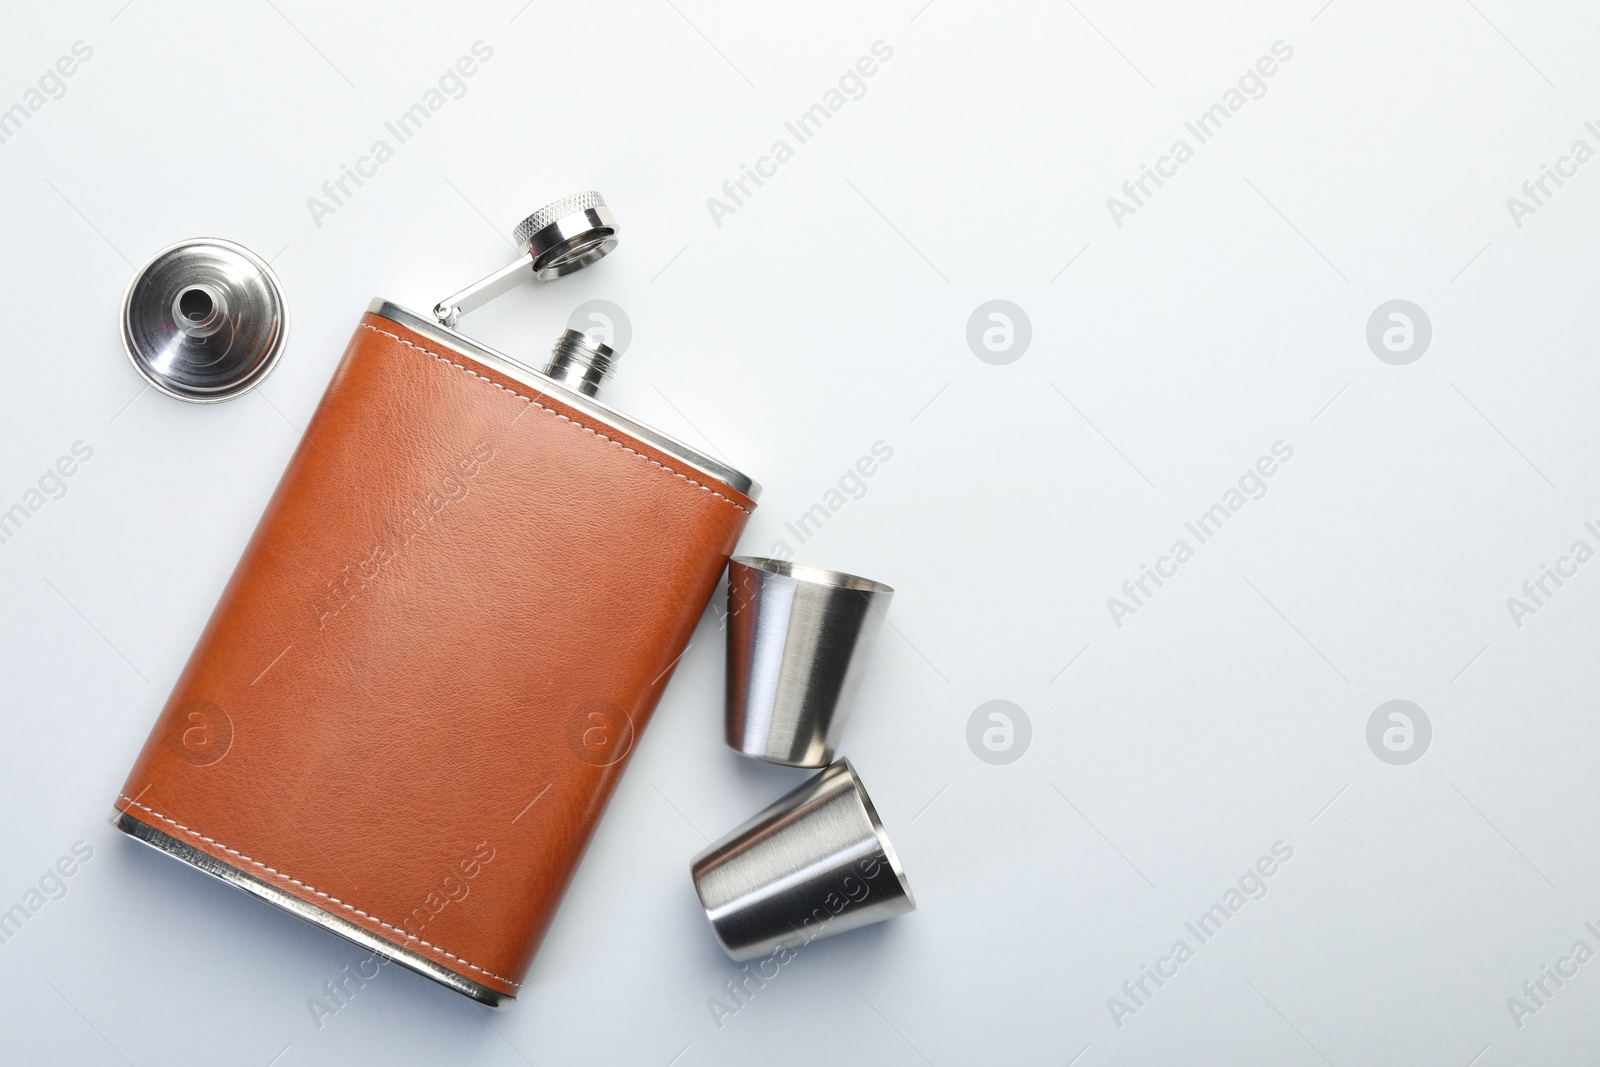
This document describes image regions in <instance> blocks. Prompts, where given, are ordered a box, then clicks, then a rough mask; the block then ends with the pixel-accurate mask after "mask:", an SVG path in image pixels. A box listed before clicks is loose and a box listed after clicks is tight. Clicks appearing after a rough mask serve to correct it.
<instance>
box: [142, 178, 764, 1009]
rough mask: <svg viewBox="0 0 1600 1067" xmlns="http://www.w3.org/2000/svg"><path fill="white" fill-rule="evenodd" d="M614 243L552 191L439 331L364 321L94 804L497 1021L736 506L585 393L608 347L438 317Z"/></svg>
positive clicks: (745, 498)
mask: <svg viewBox="0 0 1600 1067" xmlns="http://www.w3.org/2000/svg"><path fill="white" fill-rule="evenodd" d="M616 232H617V229H616V224H615V222H614V221H613V220H612V218H611V215H610V212H609V209H608V208H607V206H606V204H605V202H604V200H603V199H602V198H601V197H600V196H599V195H598V194H596V193H584V194H579V195H577V196H573V197H567V198H566V199H564V200H561V201H557V202H556V203H554V204H551V205H549V206H548V207H546V208H543V209H541V210H540V211H539V212H537V213H535V214H534V215H532V216H530V217H529V218H528V219H526V220H524V221H523V223H522V224H521V225H519V226H518V227H517V229H516V230H515V231H514V233H513V239H514V240H515V241H516V243H517V245H518V247H519V248H520V249H521V250H522V254H521V255H520V256H519V258H518V259H517V260H516V261H515V262H514V263H512V264H510V265H508V266H507V267H506V268H503V269H502V270H500V271H497V272H495V273H494V274H492V275H490V276H489V277H487V278H485V279H483V280H482V281H480V282H477V283H474V284H473V285H472V286H469V287H468V288H466V289H464V290H462V291H461V292H459V293H456V294H454V295H452V296H451V297H449V298H447V299H446V300H444V301H441V302H440V303H439V305H438V306H437V307H435V308H434V309H433V313H432V314H428V315H424V314H418V313H416V312H413V311H409V310H407V309H405V308H403V307H400V306H398V305H396V304H393V303H390V302H388V301H385V300H375V301H373V303H372V304H371V305H370V306H369V307H368V309H367V312H366V314H365V315H363V316H362V318H361V320H360V321H359V323H358V324H357V326H356V329H355V333H354V336H353V337H352V339H351V341H350V343H349V345H348V347H347V348H346V349H345V352H344V356H343V359H342V360H341V362H340V363H339V366H338V369H337V370H336V372H335V373H334V375H333V378H332V380H331V382H330V384H329V385H328V388H327V391H326V392H325V394H324V396H323V398H322V400H321V403H320V404H319V406H318V408H317V411H316V414H315V415H314V416H313V418H312V420H311V422H310V425H309V426H308V428H307V430H306V433H305V436H304V439H303V440H302V441H301V443H300V445H299V447H298V448H297V449H296V451H295V453H294V455H293V457H292V459H291V460H290V462H289V465H288V468H287V470H286V471H285V472H284V475H283V477H282V479H281V481H280V482H279V484H278V487H277V489H276V491H275V492H274V494H273V496H272V498H271V501H270V502H269V503H268V505H267V508H266V511H265V513H264V514H263V515H262V518H261V520H260V523H259V524H258V526H257V527H256V530H255V532H254V534H253V535H252V537H251V539H250V541H249V543H248V545H247V546H246V548H245V550H244V553H243V556H242V558H241V559H240V561H239V564H238V566H237V567H236V569H235V571H234V573H233V575H232V577H231V579H230V580H229V582H228V584H227V586H226V588H225V590H224V591H223V593H222V597H221V599H220V601H219V602H218V604H217V606H216V608H215V610H214V612H213V614H212V616H211V619H210V621H209V623H208V624H207V626H206V628H205V630H204V632H203V633H202V635H201V637H200V640H199V643H198V644H197V646H196V648H195V650H194V652H193V654H192V656H191V657H190V659H189V661H188V664H187V666H186V667H185V668H184V670H183V672H182V674H181V675H180V677H179V680H178V683H177V685H176V687H175V688H174V690H173V692H172V694H171V696H170V698H169V699H168V701H167V702H166V704H165V706H164V708H163V710H162V711H161V713H160V715H159V717H158V718H157V720H156V723H155V726H154V728H153V729H152V731H151V733H150V735H149V738H148V740H147V742H146V743H145V746H144V748H143V750H142V752H141V753H140V755H139V757H138V759H137V761H136V762H135V764H134V766H133V769H132V771H131V772H130V773H129V776H128V778H127V781H126V784H125V785H124V786H123V789H122V791H121V793H120V794H119V796H118V798H117V800H116V802H115V804H114V812H113V816H112V819H113V822H114V824H115V825H116V826H117V827H118V828H119V829H121V830H122V831H124V832H125V833H128V834H129V835H131V836H133V837H135V838H137V839H138V840H140V841H142V842H144V843H146V844H149V845H152V846H154V847H156V848H158V849H160V850H162V851H164V852H167V853H169V854H171V855H173V856H176V857H177V858H179V859H182V860H184V861H186V862H187V863H189V864H192V865H193V866H195V867H198V868H200V869H201V870H203V871H206V872H207V873H209V874H212V875H215V876H217V877H219V878H221V879H223V880H224V881H226V882H228V883H230V884H232V885H234V886H236V887H238V888H240V889H242V890H244V891H246V892H248V893H251V894H253V895H255V896H257V897H260V898H262V899H264V900H266V901H268V902H270V903H272V904H275V905H277V906H279V907H281V908H284V909H286V910H288V911H290V912H292V913H294V914H295V915H298V916H300V917H301V918H303V919H307V920H309V921H311V922H313V923H316V924H317V925H319V926H322V927H324V928H325V929H328V930H330V931H332V932H333V933H336V934H339V935H341V936H343V937H345V938H348V939H349V940H351V941H353V942H356V943H357V944H360V945H362V946H364V947H366V948H368V949H370V950H372V951H373V952H375V953H378V954H381V955H383V956H386V957H388V958H390V959H392V960H394V961H396V962H398V963H401V964H403V965H405V966H406V967H408V968H410V969H412V970H414V971H417V972H419V973H421V974H423V975H426V976H427V977H429V978H432V979H434V980H436V981H438V982H441V983H443V984H444V985H447V986H449V987H450V988H452V989H455V990H456V991H458V992H460V993H463V994H465V995H467V996H469V997H471V998H473V999H474V1000H477V1001H480V1002H483V1003H486V1004H491V1005H495V1004H501V1003H504V1002H506V1001H508V1000H510V999H513V998H515V996H516V995H517V992H518V990H519V989H520V986H521V982H522V979H523V977H524V975H525V973H526V971H527V968H528V966H529V964H530V961H531V959H532V957H533V954H534V951H535V950H536V948H537V945H538V942H539V940H540V938H541V937H542V936H543V934H544V932H545V930H546V929H547V927H548V926H549V923H550V921H551V918H552V916H553V914H554V911H555V908H556V906H557V904H558V902H559V900H560V897H561V895H562V892H563V891H564V889H565V887H566V886H567V883H568V881H569V880H570V878H571V876H572V873H573V870H574V868H575V867H576V864H577V863H578V861H579V859H580V857H581V855H582V852H583V850H584V847H585V845H586V844H587V842H588V840H589V838H590V836H591V834H592V833H593V831H594V828H595V826H596V823H597V821H598V819H599V818H600V815H601V813H602V811H603V809H604V807H605V805H606V802H607V800H608V799H609V797H610V795H611V793H612V791H613V789H614V788H615V786H616V783H617V780H618V777H619V776H620V775H621V773H622V771H623V769H624V768H625V767H626V765H627V762H628V758H629V756H630V753H631V751H632V749H633V746H634V745H635V744H636V742H637V739H638V737H639V734H640V732H641V731H642V730H643V729H644V727H645V725H646V724H647V722H648V721H649V719H650V716H651V713H652V712H653V710H654V708H655V706H656V704H657V702H658V700H659V699H660V696H661V693H662V690H663V688H664V687H665V685H666V684H667V681H668V679H669V678H670V677H671V675H672V672H673V668H674V667H675V665H676V664H677V661H678V659H679V657H680V656H681V655H682V654H683V652H684V650H685V648H686V646H687V644H688V641H689V638H690V635H691V633H692V632H693V630H694V627H695V625H696V624H697V622H698V620H699V618H700V616H701V614H702V612H703V610H704V608H705V606H706V603H707V601H708V600H709V598H710V596H711V594H712V592H713V590H714V588H715V587H716V584H717V581H718V578H719V577H720V574H721V572H722V569H723V566H724V564H725V563H726V561H727V558H728V556H729V555H730V554H731V552H732V551H733V548H734V545H735V542H736V541H737V539H738V537H739V534H740V532H741V531H742V530H743V528H744V526H745V523H746V522H747V521H748V519H749V517H750V513H751V510H752V509H753V508H754V506H755V500H756V497H757V495H758V493H759V487H758V486H757V485H756V484H755V483H754V482H752V481H751V480H750V479H749V478H748V477H746V476H745V475H743V474H741V473H740V472H738V471H737V470H734V469H732V468H730V467H728V466H727V465H725V464H723V463H721V462H719V461H717V460H715V459H712V458H711V457H708V456H706V455H704V454H702V453H701V452H699V451H698V450H696V449H694V448H692V447H690V446H689V445H686V444H684V443H683V442H681V441H677V440H675V439H673V438H672V437H670V436H668V435H666V434H664V433H662V432H660V431H657V430H654V429H651V428H650V427H648V426H645V425H643V424H641V423H639V422H637V421H634V420H632V419H629V418H628V417H626V416H625V415H622V414H621V413H619V412H617V411H615V410H613V409H612V408H610V407H609V406H607V405H606V404H605V403H604V402H603V401H602V400H600V399H599V393H600V391H601V389H602V387H603V385H604V383H605V381H606V379H607V378H608V376H609V375H610V374H611V373H612V372H613V371H614V370H615V358H614V353H613V352H612V351H611V350H610V349H609V348H607V347H606V346H605V345H603V344H598V343H596V342H595V341H593V340H592V339H590V338H588V337H585V336H584V335H583V334H581V333H577V332H576V331H568V332H567V333H566V334H565V335H564V336H563V337H562V338H561V339H560V340H559V341H558V342H557V343H556V345H555V349H554V354H553V357H552V359H551V361H550V363H549V365H548V366H546V367H544V368H543V369H539V370H536V369H534V368H532V367H529V366H526V365H524V364H522V363H520V362H518V361H517V360H516V359H513V358H512V357H510V356H507V355H505V354H503V353H500V352H497V351H495V350H493V349H491V348H489V347H487V346H485V345H483V344H480V343H479V342H477V341H474V340H473V339H472V338H470V337H468V336H467V335H465V334H463V333H461V332H460V331H459V330H458V329H457V328H456V327H457V325H458V322H459V319H460V317H461V316H462V315H464V314H466V313H468V312H470V311H471V310H472V309H473V308H474V307H477V306H479V305H480V304H482V303H483V302H484V301H486V300H489V299H492V298H493V297H494V296H495V295H498V294H499V293H501V292H504V291H505V290H507V289H508V288H510V287H511V286H513V285H516V284H519V283H521V282H523V281H525V280H528V279H530V278H534V279H542V280H549V279H552V278H556V277H559V276H561V275H564V274H567V273H570V272H571V271H573V270H577V269H579V268H581V267H583V266H586V265H588V264H590V263H592V262H594V261H595V260H597V259H599V258H601V257H602V256H604V255H606V254H607V253H608V252H610V251H611V249H612V248H613V247H614V246H615V244H616Z"/></svg>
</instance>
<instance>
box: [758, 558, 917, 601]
mask: <svg viewBox="0 0 1600 1067" xmlns="http://www.w3.org/2000/svg"><path fill="white" fill-rule="evenodd" d="M728 562H729V564H730V565H731V564H734V563H737V564H738V565H739V566H741V567H749V568H750V569H752V570H758V571H762V572H764V573H766V574H772V575H777V576H778V577H780V578H790V579H793V580H794V581H797V582H805V583H807V584H809V585H823V586H828V587H830V588H833V589H853V590H856V591H857V592H861V593H893V592H894V587H893V586H888V585H885V584H883V583H882V582H876V581H873V580H872V579H871V578H863V577H861V576H860V575H856V574H847V573H845V572H844V571H832V570H828V569H827V568H826V567H815V566H812V565H811V564H809V563H793V562H790V561H789V560H783V559H772V558H770V557H768V556H733V557H731V558H730V559H729V561H728Z"/></svg>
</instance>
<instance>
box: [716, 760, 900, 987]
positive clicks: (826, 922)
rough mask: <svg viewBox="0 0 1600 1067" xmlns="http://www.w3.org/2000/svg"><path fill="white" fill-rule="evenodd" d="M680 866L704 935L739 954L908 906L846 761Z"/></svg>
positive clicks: (749, 955) (798, 941)
mask: <svg viewBox="0 0 1600 1067" xmlns="http://www.w3.org/2000/svg"><path fill="white" fill-rule="evenodd" d="M690 874H691V876H692V877H693V878H694V891H695V892H696V893H697V894H699V897H700V904H701V906H702V907H703V908H705V911H706V918H707V919H709V920H710V922H711V931H712V933H714V934H716V937H717V941H718V942H720V943H721V945H722V948H723V950H724V951H726V952H727V953H728V955H729V956H730V957H732V958H733V959H734V960H735V961H739V962H742V961H744V960H753V959H758V958H760V957H763V956H770V955H772V954H773V953H775V952H779V951H781V950H783V949H785V948H787V949H789V950H790V951H793V950H795V949H797V948H798V947H800V946H802V945H805V944H807V943H809V942H811V941H814V940H816V939H817V938H819V937H832V936H833V935H834V934H842V933H844V932H845V931H847V930H855V929H859V928H860V927H863V926H869V925H871V924H872V923H876V922H882V921H883V920H884V919H892V918H893V917H894V916H896V915H904V914H906V913H907V912H911V911H915V910H916V909H917V902H916V900H915V899H914V898H913V897H912V895H911V885H910V883H909V882H907V881H906V874H905V871H904V870H903V869H902V868H901V866H900V860H899V857H897V856H896V855H895V852H894V847H893V846H892V845H890V844H889V835H888V834H887V833H885V832H884V829H883V823H882V822H880V821H879V819H878V813H877V811H875V810H874V809H873V807H872V801H871V800H870V799H869V798H868V797H867V791H866V789H865V788H863V787H862V785H861V779H860V777H859V776H857V774H856V771H855V768H854V767H852V766H851V765H850V761H849V760H840V761H839V762H838V763H835V764H833V765H832V766H831V767H828V768H827V769H826V770H824V771H823V772H822V773H821V774H818V775H816V776H815V777H814V778H812V779H810V780H809V781H807V782H806V783H804V784H803V785H801V786H800V788H798V789H796V790H794V791H793V792H792V793H790V794H788V795H787V796H785V797H783V798H782V799H781V800H779V801H778V802H777V803H775V804H773V805H772V806H771V807H769V808H767V809H766V810H765V811H763V812H761V813H760V814H759V815H757V816H756V817H755V818H753V819H751V820H750V821H749V822H747V823H745V824H744V825H743V826H740V827H739V828H738V829H737V830H734V831H733V832H732V833H730V834H728V835H727V836H726V837H724V838H723V839H722V840H720V841H718V842H717V843H716V844H714V845H712V846H711V847H710V848H708V849H706V850H705V851H704V852H702V853H701V854H700V855H699V856H696V857H695V860H694V864H693V866H692V867H691V868H690ZM784 962H786V961H784Z"/></svg>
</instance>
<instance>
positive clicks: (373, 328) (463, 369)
mask: <svg viewBox="0 0 1600 1067" xmlns="http://www.w3.org/2000/svg"><path fill="white" fill-rule="evenodd" d="M357 325H359V326H360V327H361V328H362V329H363V330H371V331H372V332H373V333H381V334H382V335H383V336H385V337H392V338H393V339H394V340H396V341H399V342H400V343H401V344H403V345H406V346H407V347H409V348H415V349H416V350H417V351H418V352H424V353H426V354H428V355H430V356H432V357H433V358H434V359H437V360H438V361H439V362H441V363H446V364H449V365H450V366H452V367H454V368H455V369H456V370H458V371H461V372H462V373H463V374H470V375H472V377H474V378H479V379H482V380H483V381H486V382H488V383H489V384H490V385H492V386H494V387H495V388H496V389H502V390H505V391H506V392H508V393H510V394H511V395H512V396H515V397H521V399H523V400H526V401H527V402H528V403H530V404H532V405H533V406H534V407H536V408H538V409H539V410H540V411H545V412H548V413H549V414H551V415H554V416H555V417H556V418H558V419H565V420H566V421H567V422H570V423H572V425H574V426H576V427H577V428H578V429H580V430H583V431H584V432H585V433H592V434H594V435H595V436H596V437H598V438H600V440H602V441H605V442H606V443H607V444H612V445H615V446H616V447H618V448H620V449H622V450H623V451H624V452H629V453H632V454H633V455H635V456H638V457H639V458H640V459H642V460H644V461H645V462H646V463H649V464H651V465H652V466H656V467H660V468H661V469H662V470H664V471H666V472H667V473H668V474H670V475H672V476H673V477H674V478H682V479H683V480H684V481H686V482H688V483H689V484H690V485H692V486H694V487H695V488H696V489H698V490H700V491H701V492H702V493H710V494H711V495H712V496H714V497H716V498H717V499H718V500H721V501H724V502H726V503H728V504H732V505H733V506H734V507H736V508H738V509H739V510H740V511H742V512H744V513H745V514H746V515H748V514H750V509H749V508H747V507H744V506H743V505H741V504H739V503H737V502H735V501H733V500H731V499H729V498H728V497H725V496H723V495H722V494H721V493H719V492H717V491H716V490H715V489H712V488H711V487H710V486H707V485H701V484H700V483H699V482H697V481H695V480H694V479H693V478H690V477H689V476H688V475H686V474H679V473H678V472H677V471H675V470H673V469H672V468H671V467H669V466H667V465H666V464H665V463H659V462H657V461H656V460H653V459H651V458H650V457H649V456H647V455H645V454H644V453H643V452H640V451H638V450H636V449H632V448H629V447H628V446H627V445H625V444H623V443H622V442H621V441H613V440H612V439H611V438H609V437H607V436H606V435H605V434H603V433H599V432H597V431H595V430H591V429H590V428H589V427H587V426H585V425H584V424H583V423H581V422H579V421H577V420H576V419H573V418H571V417H569V416H567V415H563V414H562V413H561V412H559V411H557V410H555V409H554V408H548V407H545V406H544V405H543V404H541V403H539V402H538V401H537V400H535V399H533V398H532V397H529V396H523V395H522V394H521V393H519V392H517V391H516V390H515V389H509V388H507V387H506V386H503V385H501V384H500V383H499V382H497V381H495V380H494V379H493V378H486V377H484V376H483V375H482V374H479V373H478V372H477V371H474V370H471V369H470V368H467V367H463V366H462V365H461V364H459V363H456V362H455V361H453V360H451V359H450V358H449V357H447V356H441V355H440V354H439V353H437V352H431V351H429V350H428V349H426V348H423V347H422V346H421V345H419V344H417V343H415V342H413V341H407V340H406V339H405V338H404V337H401V336H400V335H399V334H393V333H390V332H389V331H388V330H380V329H378V328H377V327H376V326H370V325H368V324H367V323H365V322H362V323H358V324H357Z"/></svg>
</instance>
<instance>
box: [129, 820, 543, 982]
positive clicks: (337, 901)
mask: <svg viewBox="0 0 1600 1067" xmlns="http://www.w3.org/2000/svg"><path fill="white" fill-rule="evenodd" d="M119 795H120V796H121V797H122V799H123V800H126V801H127V802H128V803H129V804H132V805H133V806H134V807H136V808H142V809H143V810H145V811H148V812H149V813H150V814H151V815H154V816H155V817H156V818H158V819H160V820H161V821H162V822H164V823H169V824H171V825H172V826H175V827H177V828H178V829H179V830H182V831H183V832H184V833H186V834H190V835H192V836H194V837H197V838H199V839H200V840H201V841H209V842H210V843H211V844H213V845H216V846H217V847H218V848H220V849H222V851H224V852H228V853H231V854H232V855H235V856H238V857H239V858H240V859H242V860H244V861H245V862H246V863H251V864H254V865H255V866H257V867H260V868H261V869H262V870H264V871H270V872H271V873H272V874H274V875H276V876H277V877H279V878H282V879H283V880H284V881H286V882H293V883H294V884H295V885H297V886H299V887H300V888H301V889H304V890H306V891H308V892H311V893H315V894H316V895H317V896H319V897H321V898H322V899H324V900H327V901H331V902H332V903H334V904H337V905H339V906H340V907H341V908H347V909H349V910H350V911H353V912H355V913H356V914H357V915H359V916H361V917H362V918H364V919H369V920H371V921H372V922H375V923H377V924H378V925H379V926H381V927H383V928H384V929H386V930H393V931H394V932H395V933H397V934H399V935H400V936H401V937H404V938H407V939H409V940H411V941H415V942H416V943H417V944H419V945H426V946H427V947H428V948H431V949H433V951H435V952H440V953H443V954H444V955H446V956H449V957H450V958H451V959H453V960H455V961H456V962H458V963H462V964H465V965H466V966H468V967H471V968H472V969H473V970H475V971H477V972H478V973H479V974H486V975H488V976H489V977H490V978H493V979H496V980H497V981H501V982H505V983H506V984H507V985H509V986H512V987H513V988H516V989H521V988H522V983H521V982H513V981H512V980H511V979H509V978H506V977H504V976H503V975H498V974H495V973H494V972H493V971H486V970H484V969H483V968H482V967H479V966H478V965H477V964H475V963H469V962H467V961H466V960H464V959H462V958H461V957H460V956H457V955H456V954H455V953H454V952H449V951H446V950H445V949H442V948H440V947H439V946H438V945H435V944H433V943H432V942H430V941H424V940H423V939H422V938H420V937H418V936H417V935H415V934H408V933H406V932H405V931H404V930H402V929H400V928H399V927H398V926H391V925H390V924H389V923H386V922H384V921H383V920H382V919H380V918H378V917H377V916H376V915H369V914H368V913H366V912H364V911H362V910H361V909H360V908H358V907H356V906H355V905H354V904H346V903H345V902H344V901H342V900H340V899H339V898H338V897H334V896H329V895H328V894H327V893H324V892H323V891H322V890H320V889H316V888H313V887H312V886H309V885H306V884H305V883H304V882H302V881H301V880H300V879H298V878H291V877H290V876H289V875H287V874H284V873H283V872H282V871H280V870H278V869H277V868H275V867H268V866H267V865H266V864H265V863H262V862H261V861H260V860H254V859H251V858H250V857H249V856H246V855H245V854H244V853H243V852H240V851H239V850H238V849H236V848H229V847H228V846H227V845H224V844H223V843H222V842H221V841H218V840H217V839H216V838H214V837H207V836H206V835H205V834H203V833H201V832H200V831H199V830H194V829H191V828H190V827H187V826H185V825H183V823H181V822H179V821H178V820H176V819H169V818H167V817H166V816H165V815H163V814H161V813H160V812H159V811H157V810H155V809H154V808H151V807H146V806H145V805H143V804H141V803H139V802H138V801H137V800H134V799H133V798H132V797H130V796H128V794H126V793H121V794H119Z"/></svg>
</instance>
